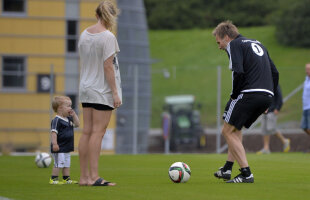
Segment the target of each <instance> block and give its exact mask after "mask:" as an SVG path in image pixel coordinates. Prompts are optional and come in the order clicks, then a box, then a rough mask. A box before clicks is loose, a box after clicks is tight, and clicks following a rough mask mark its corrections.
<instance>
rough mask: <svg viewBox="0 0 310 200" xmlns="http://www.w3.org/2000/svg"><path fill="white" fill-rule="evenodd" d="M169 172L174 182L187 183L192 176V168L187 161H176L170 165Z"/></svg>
mask: <svg viewBox="0 0 310 200" xmlns="http://www.w3.org/2000/svg"><path fill="white" fill-rule="evenodd" d="M168 174H169V178H170V179H171V181H173V182H174V183H186V182H187V181H188V180H189V178H190V177H191V169H190V168H189V166H188V165H187V164H186V163H183V162H175V163H173V164H172V165H171V166H170V168H169V171H168Z"/></svg>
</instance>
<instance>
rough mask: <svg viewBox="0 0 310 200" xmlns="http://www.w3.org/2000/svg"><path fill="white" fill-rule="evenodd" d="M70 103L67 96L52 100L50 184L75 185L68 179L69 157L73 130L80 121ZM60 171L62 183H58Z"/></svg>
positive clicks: (72, 142) (72, 149)
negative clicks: (51, 164) (52, 161)
mask: <svg viewBox="0 0 310 200" xmlns="http://www.w3.org/2000/svg"><path fill="white" fill-rule="evenodd" d="M71 106H72V101H71V99H70V98H69V97H67V96H56V97H54V98H53V101H52V107H53V110H54V112H55V113H56V117H55V118H54V119H53V120H52V122H51V141H52V142H51V153H52V157H53V159H54V167H53V170H52V176H51V178H50V181H49V183H50V184H75V183H77V181H74V180H71V178H70V165H71V155H70V152H72V151H74V128H75V127H79V126H80V120H79V118H78V116H77V115H76V113H75V112H74V110H73V109H72V108H71ZM60 170H62V176H63V181H59V179H58V176H59V172H60Z"/></svg>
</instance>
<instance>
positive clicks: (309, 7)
mask: <svg viewBox="0 0 310 200" xmlns="http://www.w3.org/2000/svg"><path fill="white" fill-rule="evenodd" d="M309 36H310V1H309V0H300V1H296V2H295V3H294V4H292V5H291V6H290V7H287V8H286V9H284V10H283V11H282V12H281V14H280V16H279V17H278V19H277V20H276V37H277V39H278V41H279V42H280V43H282V44H284V45H289V46H300V47H310V37H309Z"/></svg>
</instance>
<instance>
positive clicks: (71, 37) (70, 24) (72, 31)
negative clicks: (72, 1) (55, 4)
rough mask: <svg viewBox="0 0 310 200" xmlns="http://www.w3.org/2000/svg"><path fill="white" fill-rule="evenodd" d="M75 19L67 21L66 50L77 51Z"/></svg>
mask: <svg viewBox="0 0 310 200" xmlns="http://www.w3.org/2000/svg"><path fill="white" fill-rule="evenodd" d="M77 32H78V30H77V21H75V20H68V21H67V52H71V53H75V52H77V38H78V35H77Z"/></svg>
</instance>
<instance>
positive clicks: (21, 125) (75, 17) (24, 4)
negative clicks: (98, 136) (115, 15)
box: [0, 0, 115, 152]
mask: <svg viewBox="0 0 310 200" xmlns="http://www.w3.org/2000/svg"><path fill="white" fill-rule="evenodd" d="M99 2H100V0H0V27H1V28H0V44H1V45H0V147H1V149H2V151H4V152H5V151H36V150H41V151H49V143H50V139H49V137H50V133H49V130H50V120H51V118H52V117H53V116H54V113H53V112H52V111H51V99H52V97H53V96H54V95H68V96H70V97H71V99H72V101H73V107H74V109H75V110H76V111H77V112H78V113H80V111H81V109H80V108H79V105H78V86H79V58H78V50H77V44H78V37H79V34H80V32H81V31H83V30H84V29H85V28H86V27H88V26H90V25H92V24H94V23H96V18H95V9H96V7H97V5H98V3H99ZM81 117H82V116H81V115H80V120H81V122H82V121H83V120H82V119H81ZM114 127H115V116H114V115H113V118H112V122H111V124H110V125H109V128H110V129H111V128H112V129H113V128H114ZM75 132H76V137H75V147H77V144H78V140H79V136H80V134H81V130H80V129H78V130H76V131H75ZM112 142H113V141H112ZM110 149H111V148H110Z"/></svg>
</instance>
